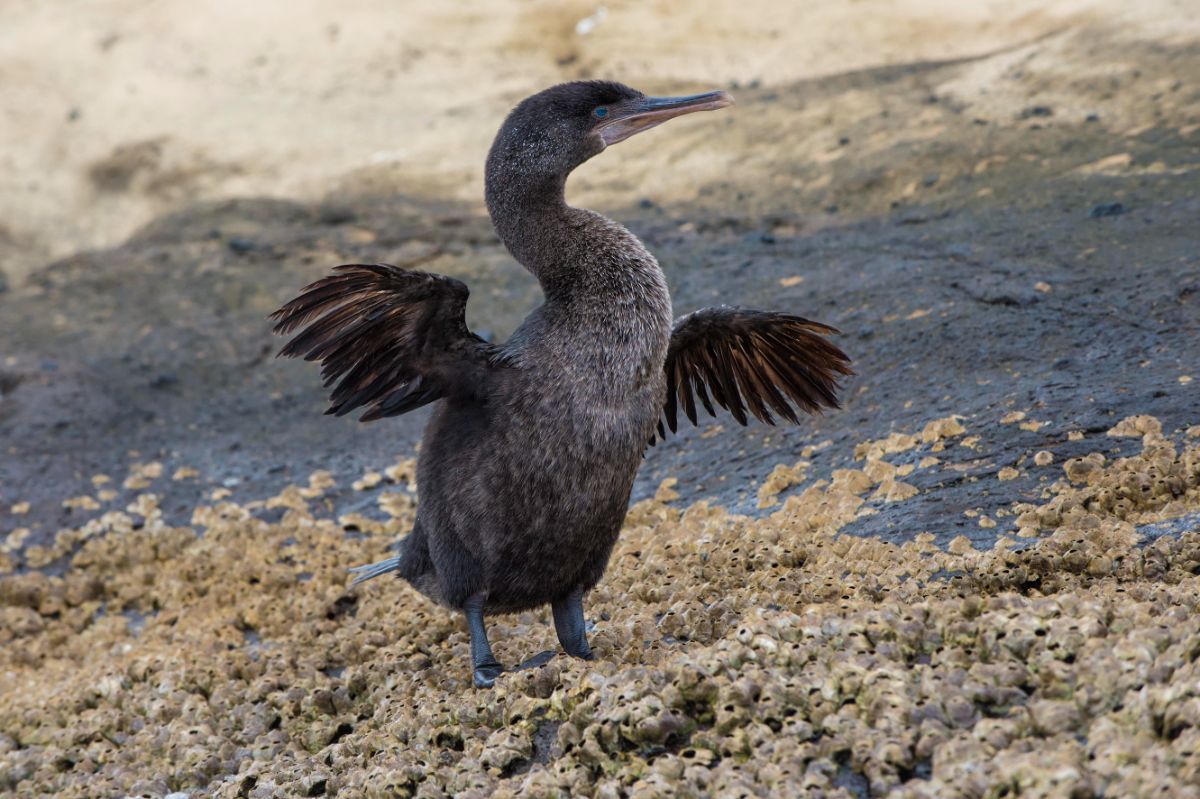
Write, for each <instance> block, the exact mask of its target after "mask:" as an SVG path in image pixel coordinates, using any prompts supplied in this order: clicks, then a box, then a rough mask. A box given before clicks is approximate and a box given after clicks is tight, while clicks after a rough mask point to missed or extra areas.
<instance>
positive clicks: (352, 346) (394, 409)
mask: <svg viewBox="0 0 1200 799" xmlns="http://www.w3.org/2000/svg"><path fill="white" fill-rule="evenodd" d="M334 272H335V274H333V275H329V276H328V277H324V278H321V279H320V280H318V281H317V282H315V283H312V284H310V285H308V286H305V288H304V289H303V291H302V293H301V294H300V296H298V297H296V299H294V300H292V301H291V302H289V303H287V304H286V305H284V306H283V307H282V308H280V309H279V310H278V311H276V312H275V313H273V314H271V318H272V319H274V320H275V322H276V324H275V328H274V331H275V332H276V333H278V334H281V335H287V334H289V333H291V332H293V331H295V330H297V329H299V328H301V327H304V326H305V325H307V327H306V328H305V329H304V330H303V331H302V332H300V333H299V334H298V335H297V336H296V337H295V338H293V339H292V340H291V341H289V342H288V343H287V345H286V346H285V347H284V348H283V349H282V350H280V351H279V355H281V356H283V357H287V358H297V357H302V358H304V359H305V360H306V361H320V362H321V378H322V380H323V381H324V384H325V386H326V387H328V386H331V385H333V384H334V383H336V384H337V385H336V386H335V387H334V389H333V391H332V392H331V393H330V402H331V404H330V406H329V410H327V411H326V413H332V414H336V415H338V416H342V415H344V414H347V413H349V412H350V411H353V410H355V409H356V408H362V407H365V408H366V409H367V411H366V413H365V414H363V416H362V421H364V422H369V421H372V420H374V419H382V418H384V417H385V416H397V415H399V414H402V413H406V412H408V411H411V410H413V409H414V408H419V407H421V406H422V405H425V404H427V403H430V402H433V401H434V400H437V399H440V398H442V397H445V396H448V395H451V394H453V393H455V392H469V391H470V390H471V388H472V385H473V384H475V383H477V381H476V380H474V379H473V375H477V374H478V370H483V369H488V368H491V367H493V366H497V365H499V364H498V361H497V348H495V347H493V346H492V345H490V344H488V343H487V342H485V341H484V340H483V339H481V338H479V337H478V336H476V335H475V334H474V333H472V332H471V331H470V330H468V329H467V324H466V318H465V315H464V314H465V311H466V307H467V296H468V294H469V292H468V291H467V287H466V286H465V285H464V284H463V283H462V282H460V281H458V280H455V279H454V278H450V277H445V276H443V275H435V274H431V273H429V272H419V271H416V270H412V269H403V268H401V267H398V266H391V265H389V264H347V265H346V266H339V267H337V268H336V269H335V270H334Z"/></svg>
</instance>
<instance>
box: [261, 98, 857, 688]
mask: <svg viewBox="0 0 1200 799" xmlns="http://www.w3.org/2000/svg"><path fill="white" fill-rule="evenodd" d="M732 104H733V98H732V97H731V96H730V95H729V94H728V93H727V92H724V91H710V92H706V93H702V94H694V95H689V96H682V97H653V96H647V95H645V94H643V93H642V92H640V91H637V90H636V89H632V88H630V87H629V86H626V85H623V84H621V83H616V82H612V81H597V80H592V81H574V82H570V83H563V84H559V85H556V86H552V87H550V88H548V89H545V90H544V91H541V92H539V93H537V94H534V95H532V96H530V97H528V98H526V99H525V100H523V101H522V102H520V103H519V104H517V105H516V106H515V107H514V108H513V109H512V111H511V112H510V113H509V115H508V116H507V118H506V119H505V121H504V123H503V125H502V126H501V128H500V130H499V132H498V133H497V135H496V137H495V140H494V141H493V143H492V146H491V148H490V150H489V152H488V155H487V161H486V170H485V199H486V204H487V209H488V213H489V215H490V217H491V220H492V223H493V226H494V228H495V231H496V233H497V234H498V236H499V238H500V240H501V241H502V242H503V244H504V245H505V247H506V248H507V249H508V251H509V252H510V253H511V255H512V256H513V257H514V258H515V259H516V260H517V261H518V262H519V263H520V264H521V265H523V266H524V267H525V268H526V269H527V270H528V271H529V272H530V273H531V274H532V276H533V277H534V278H535V279H536V280H537V281H538V283H539V284H540V287H541V290H542V294H543V302H542V304H541V305H539V306H537V307H536V308H535V309H534V310H533V311H532V312H530V313H529V315H528V316H527V317H526V318H525V320H524V321H523V322H522V323H521V325H520V326H519V327H518V328H517V329H516V331H515V332H514V333H513V334H512V336H511V337H510V338H509V339H508V340H507V341H506V342H504V343H502V344H498V343H493V342H490V341H488V340H485V339H484V338H482V337H481V336H479V335H477V334H475V333H473V332H472V331H471V330H470V329H469V328H468V327H467V324H466V320H465V308H466V304H467V297H468V289H467V287H466V285H464V284H463V283H462V282H460V281H458V280H456V279H454V278H451V277H447V276H444V275H438V274H433V273H429V272H424V271H419V270H416V269H409V268H401V267H397V266H392V265H387V264H347V265H344V266H339V267H336V268H335V269H334V270H333V271H332V273H331V274H329V275H327V276H326V277H323V278H321V279H319V280H317V281H316V282H314V283H311V284H310V285H308V286H306V287H304V288H303V289H302V290H301V293H300V294H299V295H298V296H297V297H296V298H295V299H293V300H291V301H290V302H288V303H286V304H285V305H283V306H282V307H281V308H279V310H277V311H276V312H275V313H274V314H272V319H273V320H274V321H275V325H274V332H275V333H277V334H280V335H290V334H293V333H295V334H296V335H295V336H294V337H293V338H292V339H291V340H290V341H288V342H287V344H286V345H285V346H284V347H283V349H282V350H281V351H280V352H279V355H280V356H285V357H302V358H304V359H305V360H308V361H320V363H321V375H322V378H323V382H324V385H325V387H326V388H330V389H331V390H330V407H329V409H328V411H327V413H331V414H335V415H338V416H341V415H344V414H347V413H350V412H352V411H357V410H359V409H362V411H363V412H362V416H361V421H364V422H369V421H373V420H377V419H383V418H386V417H392V416H397V415H399V414H403V413H407V412H409V411H412V410H414V409H416V408H420V407H422V406H424V405H430V404H432V405H433V408H432V412H431V414H430V416H429V419H428V422H427V424H426V427H425V430H424V433H423V438H422V446H421V448H420V452H419V457H418V463H417V494H418V497H419V502H418V506H417V513H416V519H415V522H414V524H413V526H412V529H411V531H410V532H409V534H408V535H407V536H405V537H404V538H403V539H401V540H400V542H399V544H398V545H397V555H396V556H395V557H391V558H388V559H386V560H384V561H381V562H379V563H374V564H370V565H367V566H361V567H356V568H355V569H354V570H352V571H355V572H356V574H357V579H356V580H355V583H358V582H361V581H363V580H367V579H371V578H374V577H378V576H380V575H383V574H388V573H396V574H398V575H399V576H400V577H401V578H403V579H405V580H407V582H408V583H409V584H410V585H411V586H412V587H413V588H415V589H416V590H417V591H418V592H420V593H422V594H424V595H425V596H426V597H428V598H429V599H431V600H433V601H434V602H436V603H438V604H440V605H443V606H445V607H447V608H450V609H452V610H456V611H461V612H462V614H463V615H464V616H465V617H466V624H467V628H468V630H469V633H470V653H471V661H472V680H473V683H474V685H475V686H476V687H478V688H488V687H491V686H492V685H493V684H494V683H495V681H496V680H497V679H498V678H499V677H500V675H501V674H502V673H503V672H504V671H505V667H504V666H503V665H501V664H500V663H499V662H498V661H497V660H496V657H495V655H494V654H493V652H492V648H491V644H490V642H489V640H488V635H487V629H486V617H488V616H494V615H499V614H510V613H516V612H520V611H524V610H528V609H533V608H540V607H544V606H546V605H549V606H550V609H551V613H552V616H553V621H554V627H555V631H556V633H557V637H558V641H559V643H560V645H561V646H562V649H563V651H565V652H566V653H567V654H568V655H570V656H573V657H578V658H584V659H591V658H592V657H593V653H592V650H591V647H590V645H589V643H588V639H587V632H588V629H587V622H586V619H585V612H584V604H583V600H584V597H585V595H586V594H587V592H588V591H589V590H590V589H591V588H593V587H594V586H595V585H596V584H597V583H598V582H599V581H600V579H601V577H602V576H603V574H604V571H605V568H606V566H607V564H608V560H609V556H610V555H611V553H612V550H613V546H614V545H615V543H616V541H617V539H618V534H619V532H620V529H621V525H622V522H623V520H624V518H625V514H626V511H627V508H628V504H629V499H630V495H631V492H632V489H633V484H634V477H635V475H636V473H637V471H638V468H639V465H640V464H641V462H642V460H643V458H644V456H645V453H646V451H647V448H648V447H649V446H650V445H652V444H653V443H654V442H655V441H657V440H661V439H664V438H665V437H666V436H667V431H668V430H670V431H671V432H676V430H677V429H678V425H679V422H680V411H681V410H682V414H683V416H685V417H686V418H687V419H688V420H689V421H690V422H691V423H692V424H693V425H695V424H698V421H697V412H698V406H699V407H702V408H703V409H704V410H705V411H706V412H707V413H709V414H710V415H712V416H716V414H717V407H720V408H721V409H724V410H726V411H728V412H729V413H730V414H732V416H733V418H734V419H735V420H736V421H737V422H739V423H740V424H742V425H745V424H746V423H747V422H748V420H749V417H750V416H753V417H755V418H757V419H759V420H761V421H763V422H767V423H773V422H774V421H775V419H776V417H778V418H779V419H782V420H785V421H787V422H791V423H796V422H797V421H798V413H800V412H808V413H813V412H820V411H821V410H822V409H823V408H838V407H839V401H838V391H839V389H840V381H841V380H842V379H843V378H845V377H846V376H849V375H852V374H853V370H852V369H851V367H850V359H849V358H848V356H847V355H846V354H845V353H844V352H843V351H842V350H841V349H839V348H838V347H837V346H836V345H835V344H834V343H833V342H832V341H831V340H830V338H829V337H830V336H832V335H834V334H836V333H837V332H838V331H837V330H835V329H834V328H832V327H830V326H828V325H825V324H821V323H818V322H814V321H810V320H808V319H805V318H803V317H800V316H795V315H792V314H789V313H784V312H779V311H762V310H752V309H741V308H737V307H730V306H718V307H709V308H703V309H701V310H698V311H695V312H693V313H689V314H687V315H685V316H682V317H680V318H679V319H675V318H674V315H673V311H672V306H671V296H670V293H669V291H668V289H667V283H666V280H665V278H664V274H663V271H662V269H661V268H660V267H659V264H658V262H657V260H656V259H655V258H654V256H653V255H652V254H651V253H650V252H649V251H648V250H647V249H646V247H645V246H644V245H643V244H642V242H641V241H640V240H639V239H638V238H637V237H636V236H635V235H634V234H633V233H631V232H630V231H629V230H627V229H626V228H625V227H624V226H622V225H620V224H618V223H617V222H615V221H613V220H611V219H608V218H606V217H605V216H602V215H601V214H598V213H596V212H594V211H590V210H586V209H582V208H575V207H572V206H570V205H568V204H567V201H566V195H565V187H566V181H567V177H568V176H569V175H570V174H571V172H572V171H573V170H574V169H575V168H576V167H578V166H579V165H581V164H582V163H584V162H585V161H587V160H589V159H591V158H593V157H595V156H597V155H599V154H600V153H602V152H603V151H604V150H606V149H607V148H608V147H611V146H613V145H615V144H617V143H619V142H622V141H624V140H626V139H628V138H629V137H631V136H634V135H636V134H639V133H642V132H645V131H647V130H649V129H651V128H654V127H656V126H658V125H660V124H662V123H664V122H666V121H668V120H670V119H673V118H675V117H679V116H682V115H684V114H690V113H695V112H698V111H710V110H717V109H721V108H725V107H727V106H730V105H732ZM297 331H299V332H297ZM550 654H551V655H552V654H553V653H550Z"/></svg>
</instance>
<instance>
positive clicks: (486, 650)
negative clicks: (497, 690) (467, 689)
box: [463, 594, 504, 688]
mask: <svg viewBox="0 0 1200 799" xmlns="http://www.w3.org/2000/svg"><path fill="white" fill-rule="evenodd" d="M486 601H487V594H476V595H475V596H473V597H471V598H470V599H468V600H467V604H466V605H464V606H463V613H465V614H466V616H467V627H468V628H470V630H471V665H472V667H473V670H474V675H473V676H474V678H475V687H476V688H491V687H492V686H493V685H495V684H496V678H497V677H499V676H500V675H501V674H503V673H504V667H503V666H501V665H500V663H499V661H497V660H496V656H495V655H493V654H492V645H491V644H490V643H488V637H487V629H486V628H485V627H484V626H483V605H484V603H485V602H486Z"/></svg>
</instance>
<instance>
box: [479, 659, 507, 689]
mask: <svg viewBox="0 0 1200 799" xmlns="http://www.w3.org/2000/svg"><path fill="white" fill-rule="evenodd" d="M503 673H504V667H503V666H501V665H500V664H499V663H480V664H478V665H476V666H475V675H474V676H475V687H476V688H491V687H492V686H493V685H495V684H496V678H497V677H499V676H500V675H501V674H503Z"/></svg>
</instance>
